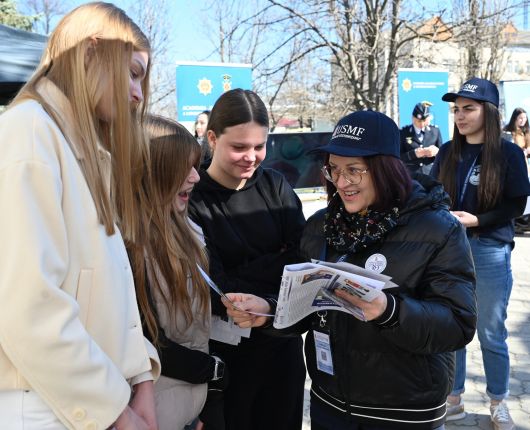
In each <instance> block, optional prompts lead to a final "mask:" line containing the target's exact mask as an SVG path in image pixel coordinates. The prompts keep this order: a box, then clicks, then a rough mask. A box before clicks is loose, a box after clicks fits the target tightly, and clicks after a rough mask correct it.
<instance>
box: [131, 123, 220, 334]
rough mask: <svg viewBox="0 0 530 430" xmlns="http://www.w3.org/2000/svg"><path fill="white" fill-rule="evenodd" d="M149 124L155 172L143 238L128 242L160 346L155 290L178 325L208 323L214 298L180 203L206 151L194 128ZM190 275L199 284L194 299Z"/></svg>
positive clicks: (143, 206)
mask: <svg viewBox="0 0 530 430" xmlns="http://www.w3.org/2000/svg"><path fill="white" fill-rule="evenodd" d="M145 125H146V130H147V133H148V136H149V152H150V158H151V162H150V173H149V172H146V174H145V175H144V178H143V181H142V189H141V190H139V194H138V198H139V201H140V214H141V216H140V219H141V232H140V233H139V235H138V237H139V240H138V241H136V242H135V243H128V249H129V255H130V256H131V259H132V266H133V271H134V274H135V285H136V295H137V298H138V302H139V306H140V310H141V312H142V315H143V318H144V323H145V326H146V328H147V330H148V332H149V334H150V335H151V339H153V341H154V343H155V344H158V341H157V339H158V326H157V323H156V313H155V310H154V309H153V306H152V300H151V299H152V297H153V293H154V292H155V291H156V292H157V293H158V296H160V297H162V298H163V300H164V304H165V306H166V307H167V309H168V314H169V316H170V320H171V323H172V326H174V327H175V326H176V320H177V315H182V316H183V317H184V321H185V322H186V325H187V327H189V325H190V324H191V323H192V321H193V320H197V319H202V321H203V322H205V321H206V319H207V317H208V315H209V309H210V305H209V303H210V295H209V287H208V285H207V284H206V281H205V280H204V278H203V277H202V276H201V274H200V272H199V270H198V268H197V264H198V265H199V266H201V267H202V268H204V270H207V268H208V262H207V257H206V253H205V250H204V247H203V246H202V244H201V243H200V242H199V240H198V239H197V237H196V234H195V233H194V232H193V231H192V227H191V226H190V224H189V222H188V218H187V214H186V212H184V213H182V212H179V211H178V210H177V209H176V206H175V203H174V202H175V197H176V196H177V193H178V191H179V189H180V188H181V186H182V185H183V184H184V182H185V181H186V178H187V177H188V175H189V172H190V169H191V168H192V167H195V168H196V169H198V167H199V162H200V156H201V147H200V145H199V143H198V142H197V141H196V139H195V138H194V137H193V135H192V134H191V133H190V132H189V131H188V130H186V129H185V128H184V127H183V126H182V125H180V124H178V123H176V122H174V121H172V120H170V119H167V118H163V117H159V116H153V115H149V116H147V118H146V122H145ZM153 272H155V273H156V276H149V277H148V273H153ZM188 277H189V278H191V284H192V286H193V290H192V295H191V296H190V294H189V292H188ZM150 290H152V291H150ZM194 298H196V299H197V300H198V305H199V307H198V309H199V315H193V312H192V300H193V299H194ZM198 317H199V318H198ZM201 317H202V318H201Z"/></svg>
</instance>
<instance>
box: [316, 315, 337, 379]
mask: <svg viewBox="0 0 530 430" xmlns="http://www.w3.org/2000/svg"><path fill="white" fill-rule="evenodd" d="M317 315H318V316H319V317H320V328H321V330H316V329H313V336H314V338H315V355H316V359H317V369H318V370H320V371H321V372H324V373H327V374H328V375H332V376H333V375H334V374H335V373H334V371H333V358H332V355H331V342H330V340H329V331H328V330H326V329H325V325H326V315H327V311H324V312H322V313H321V312H318V313H317Z"/></svg>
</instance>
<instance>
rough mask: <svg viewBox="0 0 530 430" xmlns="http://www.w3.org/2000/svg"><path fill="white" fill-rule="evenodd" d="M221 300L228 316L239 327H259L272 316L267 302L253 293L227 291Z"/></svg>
mask: <svg viewBox="0 0 530 430" xmlns="http://www.w3.org/2000/svg"><path fill="white" fill-rule="evenodd" d="M227 299H228V300H227ZM221 300H222V302H223V304H224V305H225V306H226V309H227V311H226V313H227V314H228V316H229V317H231V318H232V319H233V320H234V322H235V323H236V324H237V325H238V326H239V327H241V328H248V327H261V326H262V325H264V324H265V323H266V322H267V319H268V317H269V316H272V315H269V314H270V311H271V308H270V305H269V303H268V302H267V301H266V300H264V299H262V298H261V297H257V296H254V295H253V294H243V293H228V294H226V297H223V298H222V299H221Z"/></svg>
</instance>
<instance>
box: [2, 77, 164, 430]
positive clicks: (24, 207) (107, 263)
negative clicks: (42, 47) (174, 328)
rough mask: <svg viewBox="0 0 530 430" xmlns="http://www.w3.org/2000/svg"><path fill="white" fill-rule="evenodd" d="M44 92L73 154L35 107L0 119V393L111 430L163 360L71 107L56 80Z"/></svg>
mask: <svg viewBox="0 0 530 430" xmlns="http://www.w3.org/2000/svg"><path fill="white" fill-rule="evenodd" d="M39 91H40V92H41V94H42V95H43V96H44V98H45V100H47V101H48V102H49V103H50V104H52V106H53V107H54V110H56V111H57V112H59V113H60V118H61V122H62V124H61V127H62V129H63V130H64V132H65V134H66V136H68V138H69V140H70V143H71V145H69V144H68V142H67V140H66V139H65V136H64V135H63V134H62V132H61V130H60V129H59V127H58V126H57V124H56V123H55V122H54V121H53V120H52V119H51V118H50V116H48V114H47V113H46V112H45V111H44V109H43V108H42V107H41V106H40V104H38V103H37V102H35V101H25V102H22V103H20V104H19V105H17V106H15V107H13V108H11V109H9V110H8V111H6V112H5V113H4V114H2V115H1V116H0V154H1V156H0V238H1V239H0V243H1V244H2V257H1V258H0V390H11V389H30V390H34V391H35V392H37V393H38V394H39V395H40V397H41V398H42V399H43V400H44V401H45V402H46V403H47V404H48V405H49V407H50V408H51V409H52V410H53V412H54V413H55V414H56V415H57V417H58V418H59V419H60V420H61V422H62V423H64V425H65V426H66V427H67V428H69V429H86V430H88V429H92V430H95V429H105V428H107V427H108V426H110V425H111V424H112V423H113V422H114V420H115V419H116V418H117V417H118V415H119V414H120V413H121V411H122V410H123V409H124V408H125V407H126V405H127V403H128V402H129V400H130V395H131V389H130V385H133V384H135V383H139V382H142V381H145V380H151V379H157V377H158V376H159V374H160V366H159V360H158V356H157V353H156V350H155V349H154V348H153V346H152V345H151V344H150V343H149V342H147V340H146V339H145V338H144V336H143V333H142V327H141V323H140V318H139V312H138V307H137V304H136V296H135V292H134V284H133V278H132V273H131V268H130V266H129V261H128V258H127V253H126V251H125V247H124V244H123V240H122V237H121V235H120V233H119V231H118V230H117V229H116V233H115V234H114V235H113V236H110V237H109V236H107V235H106V234H105V229H104V227H103V226H102V225H101V224H100V223H99V222H98V218H97V214H96V209H95V205H94V202H93V199H92V197H91V194H90V191H89V189H88V186H87V184H86V182H85V178H84V175H83V173H82V171H81V169H80V167H79V164H78V160H77V158H80V157H82V155H80V154H81V153H80V151H79V148H78V147H77V146H76V145H78V144H79V142H78V141H77V140H76V138H75V136H76V135H75V130H72V129H71V128H70V126H71V124H73V121H72V114H71V110H70V107H69V104H68V102H67V101H66V99H65V98H64V96H63V94H62V93H61V92H60V91H59V90H58V89H57V88H56V87H55V86H54V85H53V84H51V82H49V81H45V83H44V84H43V85H41V87H40V88H39ZM100 160H101V163H102V167H103V170H104V171H106V172H107V175H109V172H110V162H111V160H110V155H109V153H108V152H107V151H105V150H103V149H100ZM108 177H109V176H108ZM107 179H108V178H107ZM1 421H2V418H1V417H0V422H1Z"/></svg>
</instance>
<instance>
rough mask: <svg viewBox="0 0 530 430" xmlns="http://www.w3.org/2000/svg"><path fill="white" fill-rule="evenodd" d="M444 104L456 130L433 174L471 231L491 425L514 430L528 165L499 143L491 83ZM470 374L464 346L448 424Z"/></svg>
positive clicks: (478, 82)
mask: <svg viewBox="0 0 530 430" xmlns="http://www.w3.org/2000/svg"><path fill="white" fill-rule="evenodd" d="M442 100H444V101H448V102H454V107H453V111H454V115H455V127H454V133H453V139H452V141H450V142H449V143H447V144H446V145H444V146H443V147H442V148H441V149H440V152H439V153H438V156H437V158H436V160H435V162H434V166H433V169H432V172H431V173H432V175H433V176H434V177H435V178H438V179H439V180H440V181H441V182H442V183H443V184H444V187H445V189H446V190H447V192H448V193H449V195H450V196H451V200H452V202H453V204H452V207H451V209H452V211H453V212H452V213H453V215H454V216H455V218H456V219H458V221H459V222H460V223H462V225H463V226H464V227H466V232H467V236H468V239H469V243H470V245H471V252H472V253H473V260H474V263H475V270H476V276H477V307H478V315H479V317H478V323H477V333H478V339H479V341H480V346H481V349H482V359H483V362H484V370H485V373H486V392H487V394H488V396H489V398H490V399H491V405H490V413H491V420H492V423H493V425H494V429H495V430H510V429H513V428H514V424H513V420H512V418H511V417H510V413H509V412H508V407H507V406H506V403H505V402H504V399H506V398H507V397H508V393H509V386H508V383H509V373H510V359H509V355H508V344H507V343H506V337H507V334H508V333H507V330H506V326H505V321H506V316H507V313H506V309H507V307H508V300H509V298H510V292H511V289H512V268H511V263H510V257H511V252H512V248H513V246H514V242H513V237H514V223H513V219H514V218H515V217H517V216H520V215H521V214H522V213H523V210H524V207H525V204H526V196H527V195H529V194H530V185H529V183H528V175H527V169H526V161H525V157H524V154H523V152H522V151H521V149H520V148H519V147H518V146H517V145H515V144H513V143H511V142H508V141H506V140H504V139H501V122H500V115H499V110H498V106H499V92H498V90H497V87H496V86H495V85H494V84H493V83H492V82H490V81H488V80H486V79H480V78H472V79H470V80H469V81H467V82H465V83H464V85H463V86H462V88H461V89H460V91H459V92H458V93H447V94H445V95H444V96H443V98H442ZM465 377H466V356H465V349H461V350H459V351H457V354H456V374H455V382H454V387H453V391H452V393H451V396H450V397H449V398H448V402H449V407H448V414H447V415H448V418H447V419H448V420H450V419H459V418H463V417H464V416H465V413H464V403H463V401H462V398H461V394H462V393H463V392H464V382H465Z"/></svg>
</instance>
